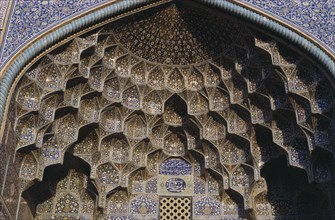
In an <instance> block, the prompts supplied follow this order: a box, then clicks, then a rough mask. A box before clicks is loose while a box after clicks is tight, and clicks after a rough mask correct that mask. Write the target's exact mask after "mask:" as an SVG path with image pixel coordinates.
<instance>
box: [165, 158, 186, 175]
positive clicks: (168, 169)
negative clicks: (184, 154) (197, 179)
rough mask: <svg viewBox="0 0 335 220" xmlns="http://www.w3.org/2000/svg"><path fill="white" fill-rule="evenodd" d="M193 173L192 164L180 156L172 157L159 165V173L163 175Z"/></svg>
mask: <svg viewBox="0 0 335 220" xmlns="http://www.w3.org/2000/svg"><path fill="white" fill-rule="evenodd" d="M191 173H192V166H191V164H189V163H187V162H186V161H184V160H182V159H178V158H171V159H168V160H166V161H164V162H163V163H161V165H160V166H159V174H163V175H172V176H173V175H175V176H178V175H190V174H191Z"/></svg>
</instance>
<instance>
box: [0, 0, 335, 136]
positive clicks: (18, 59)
mask: <svg viewBox="0 0 335 220" xmlns="http://www.w3.org/2000/svg"><path fill="white" fill-rule="evenodd" d="M196 1H197V2H199V3H201V4H205V5H208V6H210V7H213V8H217V9H220V10H222V11H226V12H228V13H230V14H233V15H235V16H237V17H241V18H243V19H245V20H247V21H248V22H249V23H251V24H255V25H258V26H260V27H262V28H264V29H265V30H267V31H269V32H272V33H273V34H275V35H276V36H278V37H280V38H281V39H284V40H286V41H288V42H290V43H291V44H292V45H294V46H296V47H298V48H300V49H301V50H302V51H305V52H306V54H307V55H309V56H310V57H312V58H313V59H315V62H316V63H319V64H320V65H321V66H322V67H323V68H325V69H326V70H328V71H329V72H330V73H331V75H332V77H333V79H335V62H334V60H332V59H331V58H330V57H329V56H328V55H327V54H326V53H325V52H324V51H322V50H321V49H320V48H319V47H317V46H316V45H315V44H314V43H312V42H311V41H309V40H308V39H306V38H304V37H303V36H302V35H299V34H298V33H295V32H293V31H292V30H290V29H289V28H287V27H285V26H284V25H282V24H279V23H278V22H276V21H273V20H271V19H269V18H267V17H265V16H263V15H260V14H258V13H256V12H253V11H251V10H249V9H247V8H244V7H241V6H239V5H237V4H234V3H232V2H228V1H218V0H196ZM164 2H170V0H162V1H158V2H157V1H153V0H141V1H138V0H125V1H119V2H116V3H113V4H111V5H106V6H105V7H103V8H100V9H97V10H96V11H93V12H92V13H90V14H87V15H84V16H82V17H77V18H73V20H71V21H68V22H67V23H64V24H63V25H61V26H60V27H58V28H55V29H52V30H50V31H49V32H47V33H44V34H43V35H42V36H40V37H39V38H38V39H36V40H35V42H32V43H31V44H30V45H27V46H26V48H24V49H23V50H22V51H21V52H19V53H18V54H17V55H16V56H14V57H13V58H12V59H11V60H10V62H8V63H7V65H6V66H5V67H4V69H3V70H2V71H1V74H0V76H1V78H0V80H1V81H0V121H1V122H2V125H4V124H5V121H6V117H4V116H5V115H7V111H8V106H9V103H10V98H9V97H11V96H12V93H13V90H14V88H15V85H16V83H17V81H18V80H19V79H20V76H21V75H22V73H24V72H25V70H27V69H28V68H29V67H30V65H31V64H32V63H33V62H34V61H36V60H37V59H38V58H39V57H40V56H38V55H39V54H40V55H43V54H44V53H46V52H47V51H50V50H51V49H54V48H55V47H57V46H59V45H60V44H61V43H64V42H61V43H59V42H60V41H62V40H64V39H65V40H64V41H65V42H66V38H67V37H69V36H71V35H73V34H75V33H78V32H79V33H82V32H81V31H80V30H84V29H86V28H89V27H91V26H92V25H94V24H96V25H95V26H93V27H91V28H96V27H98V26H100V25H102V24H99V22H102V21H104V20H106V19H108V18H111V17H115V16H117V15H120V14H123V16H125V15H127V14H124V13H126V12H129V13H131V10H133V9H137V10H141V7H143V6H148V7H150V6H154V5H156V4H161V3H164ZM150 3H151V5H150ZM114 19H117V17H116V18H114ZM85 31H87V30H85ZM33 59H34V60H33ZM3 130H4V126H1V129H0V137H2V136H3V135H2V134H3Z"/></svg>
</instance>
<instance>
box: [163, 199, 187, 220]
mask: <svg viewBox="0 0 335 220" xmlns="http://www.w3.org/2000/svg"><path fill="white" fill-rule="evenodd" d="M160 219H161V220H168V219H176V220H191V199H190V198H188V197H162V198H161V199H160Z"/></svg>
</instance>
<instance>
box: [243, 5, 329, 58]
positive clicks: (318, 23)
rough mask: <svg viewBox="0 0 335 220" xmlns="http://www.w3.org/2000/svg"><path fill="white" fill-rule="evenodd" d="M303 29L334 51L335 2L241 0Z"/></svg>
mask: <svg viewBox="0 0 335 220" xmlns="http://www.w3.org/2000/svg"><path fill="white" fill-rule="evenodd" d="M243 2H246V3H247V4H249V5H251V6H254V7H257V8H259V9H261V10H263V11H265V12H266V13H269V14H273V15H274V16H276V17H279V18H281V19H282V20H283V21H284V22H288V23H290V24H292V25H293V26H294V27H297V28H299V29H301V30H303V31H304V32H305V33H306V34H308V35H309V36H312V37H313V38H314V39H316V40H318V41H319V42H321V43H322V44H323V45H324V46H326V47H328V48H329V49H330V50H332V52H333V54H334V53H335V39H334V33H335V19H334V17H335V7H334V4H335V2H334V1H333V0H329V1H320V0H308V1H303V0H279V1H273V0H262V1H256V0H243Z"/></svg>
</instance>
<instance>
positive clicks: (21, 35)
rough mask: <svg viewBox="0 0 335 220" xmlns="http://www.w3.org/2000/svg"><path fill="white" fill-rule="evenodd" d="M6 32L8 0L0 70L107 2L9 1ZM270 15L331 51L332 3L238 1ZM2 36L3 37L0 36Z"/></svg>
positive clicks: (334, 43) (334, 46)
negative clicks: (27, 47) (37, 40)
mask: <svg viewBox="0 0 335 220" xmlns="http://www.w3.org/2000/svg"><path fill="white" fill-rule="evenodd" d="M13 1H14V2H13V7H12V12H11V15H10V18H9V19H8V21H9V23H8V26H7V28H6V30H5V31H4V30H1V29H2V28H3V26H4V22H5V17H6V12H7V10H9V7H8V5H9V2H10V0H1V1H0V34H4V40H3V41H2V42H0V43H1V44H0V45H1V47H0V66H1V65H3V64H4V63H5V62H6V61H8V60H9V58H10V57H11V56H12V55H13V54H14V53H15V52H16V51H17V50H18V48H21V46H22V45H24V44H26V43H27V42H29V41H30V40H31V39H33V38H34V37H36V36H38V35H39V34H40V33H42V32H44V31H45V30H47V29H49V28H51V27H53V26H54V25H55V24H57V23H59V22H60V21H62V20H64V19H67V18H69V17H71V16H74V15H76V14H79V13H82V12H84V11H87V10H89V9H92V8H94V7H96V6H98V5H100V4H102V3H104V2H107V1H108V0H13ZM241 1H242V2H245V3H247V4H250V5H252V6H256V7H258V8H260V9H262V10H264V11H266V12H267V13H270V14H273V15H275V16H277V17H279V18H281V19H283V20H284V21H286V22H289V23H291V24H293V25H294V26H296V27H297V28H298V29H301V30H303V31H304V32H306V33H308V34H309V35H311V36H312V37H313V38H315V39H317V40H318V41H319V42H321V44H323V45H325V46H326V47H328V49H330V50H331V51H335V40H334V34H333V33H334V32H335V1H334V0H241ZM2 32H3V33H2Z"/></svg>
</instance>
